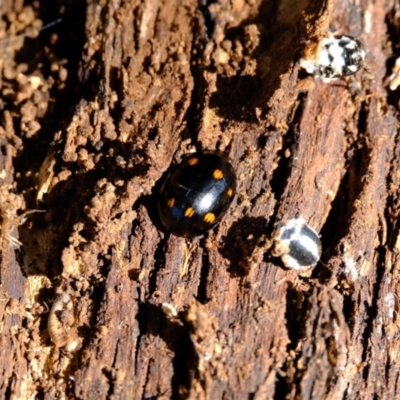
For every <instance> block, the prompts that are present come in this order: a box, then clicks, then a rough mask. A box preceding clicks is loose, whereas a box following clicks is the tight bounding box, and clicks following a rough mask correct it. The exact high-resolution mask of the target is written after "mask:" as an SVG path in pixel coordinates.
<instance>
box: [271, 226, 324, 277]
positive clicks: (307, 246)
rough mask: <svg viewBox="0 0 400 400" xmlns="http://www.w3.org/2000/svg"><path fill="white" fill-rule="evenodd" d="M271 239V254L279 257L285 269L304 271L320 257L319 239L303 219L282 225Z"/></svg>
mask: <svg viewBox="0 0 400 400" xmlns="http://www.w3.org/2000/svg"><path fill="white" fill-rule="evenodd" d="M273 239H274V247H273V250H272V254H273V255H274V256H276V257H281V259H282V262H283V264H284V265H285V267H286V268H290V269H294V270H296V271H304V270H307V269H309V268H310V267H312V266H314V265H315V264H316V263H317V262H318V261H319V258H320V257H321V250H322V246H321V240H320V237H319V235H318V233H317V232H316V231H315V230H314V229H313V228H311V227H310V226H308V225H307V224H306V223H305V221H304V219H303V218H295V219H291V220H290V221H288V222H286V223H285V224H282V225H281V226H280V227H279V228H278V230H277V232H276V234H275V236H274V238H273Z"/></svg>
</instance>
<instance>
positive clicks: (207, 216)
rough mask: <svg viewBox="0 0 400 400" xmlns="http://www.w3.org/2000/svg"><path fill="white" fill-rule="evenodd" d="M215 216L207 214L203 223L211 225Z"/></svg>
mask: <svg viewBox="0 0 400 400" xmlns="http://www.w3.org/2000/svg"><path fill="white" fill-rule="evenodd" d="M215 219H216V218H215V214H213V213H211V212H209V213H207V214H206V215H205V216H204V222H207V223H208V224H212V223H213V222H214V221H215Z"/></svg>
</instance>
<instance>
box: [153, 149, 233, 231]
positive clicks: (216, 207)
mask: <svg viewBox="0 0 400 400" xmlns="http://www.w3.org/2000/svg"><path fill="white" fill-rule="evenodd" d="M235 191H236V174H235V171H234V169H233V167H232V165H231V163H230V162H229V160H228V159H227V158H225V157H224V156H222V155H221V154H219V153H216V152H209V151H206V152H199V153H194V154H191V155H189V156H187V157H185V158H184V159H183V161H182V162H181V164H179V165H178V166H177V168H176V169H175V170H174V171H172V172H171V173H170V174H169V175H168V177H167V179H166V180H165V182H164V184H163V186H162V188H161V191H160V194H159V198H158V212H159V215H160V219H161V222H162V224H163V225H164V227H165V228H166V229H168V230H169V231H171V232H172V233H173V234H175V235H177V236H183V237H194V236H199V235H202V234H203V233H205V232H207V231H208V230H209V229H211V228H213V227H214V226H215V225H216V224H218V222H219V221H220V220H221V218H222V217H223V216H224V214H225V213H226V211H227V209H228V207H229V205H230V204H231V203H232V200H233V198H234V195H235Z"/></svg>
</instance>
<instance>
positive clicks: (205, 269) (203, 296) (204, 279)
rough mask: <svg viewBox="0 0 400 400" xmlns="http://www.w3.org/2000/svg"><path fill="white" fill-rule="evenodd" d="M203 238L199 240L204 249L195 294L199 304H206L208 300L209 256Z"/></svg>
mask: <svg viewBox="0 0 400 400" xmlns="http://www.w3.org/2000/svg"><path fill="white" fill-rule="evenodd" d="M205 240H206V239H205V238H202V239H201V240H200V246H201V247H202V248H203V249H206V250H205V251H203V253H202V262H201V272H200V281H199V287H198V289H197V296H196V300H197V301H199V302H200V303H201V304H206V303H207V302H208V300H209V298H208V297H207V283H208V274H209V272H210V265H211V264H210V257H209V253H208V250H207V248H206V246H205Z"/></svg>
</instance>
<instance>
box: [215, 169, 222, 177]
mask: <svg viewBox="0 0 400 400" xmlns="http://www.w3.org/2000/svg"><path fill="white" fill-rule="evenodd" d="M213 177H214V179H222V178H223V177H224V173H223V172H222V171H221V170H220V169H216V170H215V171H214V172H213Z"/></svg>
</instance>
